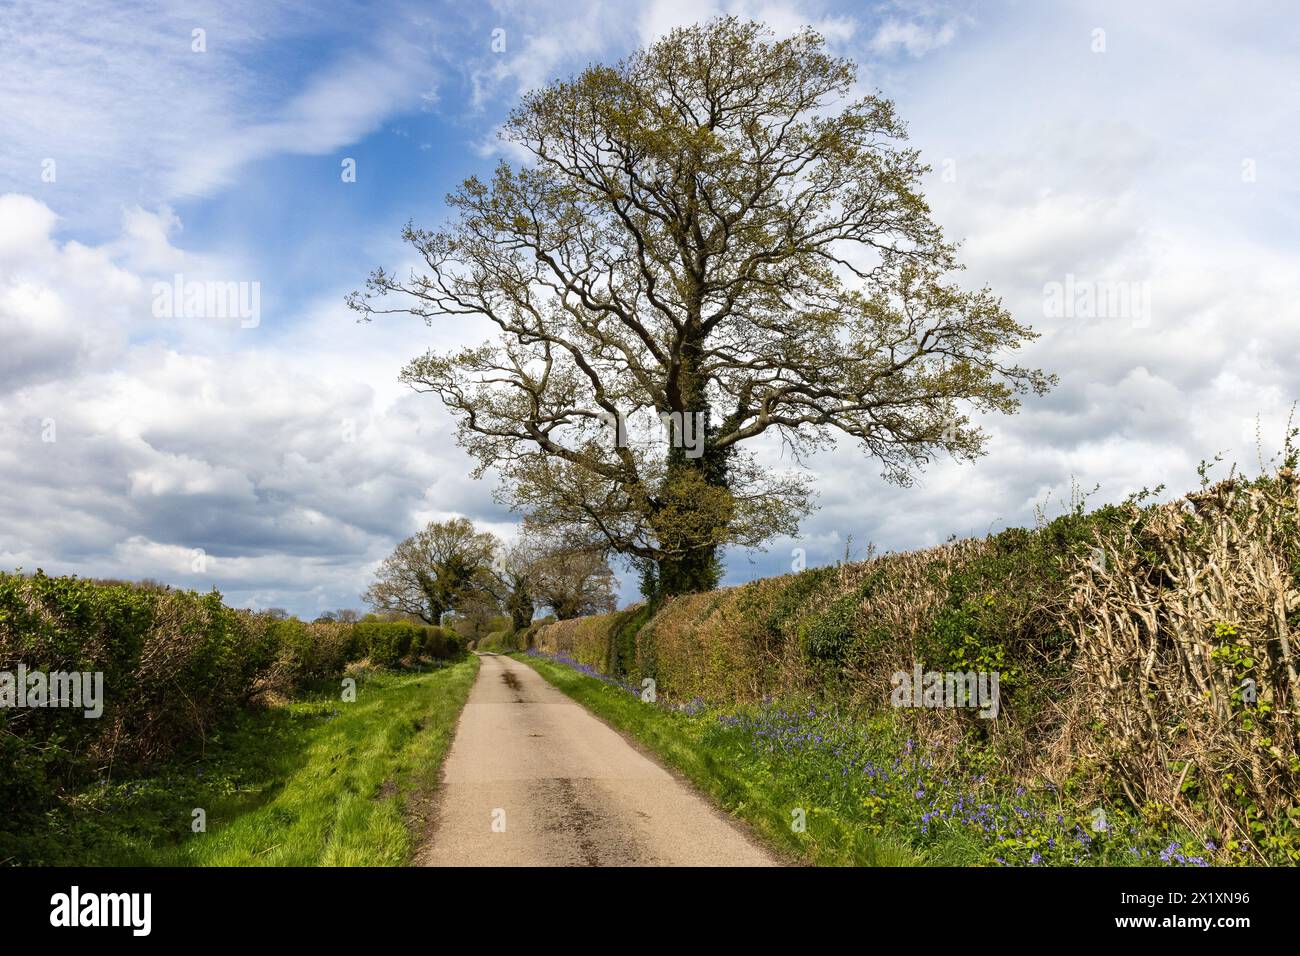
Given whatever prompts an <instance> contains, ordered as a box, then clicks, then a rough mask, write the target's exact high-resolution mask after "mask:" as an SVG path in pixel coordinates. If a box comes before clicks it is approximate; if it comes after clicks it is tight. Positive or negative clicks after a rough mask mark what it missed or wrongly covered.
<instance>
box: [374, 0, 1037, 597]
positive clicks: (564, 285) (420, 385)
mask: <svg viewBox="0 0 1300 956" xmlns="http://www.w3.org/2000/svg"><path fill="white" fill-rule="evenodd" d="M857 81H858V76H857V69H856V67H855V66H854V64H853V63H851V62H849V61H846V60H842V59H838V58H835V57H833V56H831V55H830V54H829V53H828V52H827V51H826V49H825V43H824V41H823V39H822V37H821V36H819V35H818V34H817V33H816V32H814V31H813V30H811V29H806V30H803V31H801V32H799V33H796V34H795V35H794V36H792V37H790V38H789V39H784V40H776V39H774V38H772V36H771V33H770V31H768V30H766V29H765V28H764V27H762V26H761V25H758V24H755V23H745V22H741V21H738V20H736V19H733V18H725V19H717V20H713V21H710V22H708V23H706V24H702V25H697V26H692V27H688V28H685V29H678V30H673V31H672V32H670V33H669V34H668V35H667V36H665V37H664V38H662V39H661V40H659V41H657V42H655V43H654V44H653V45H651V46H650V47H649V48H647V49H643V50H639V51H637V52H635V53H634V54H632V55H631V56H630V57H628V58H627V59H625V60H622V61H620V62H619V63H617V64H616V65H613V66H605V65H593V66H591V67H589V68H588V69H587V70H585V71H584V72H583V73H582V74H581V75H579V76H578V77H576V78H574V79H572V80H569V81H567V82H555V83H553V84H551V85H550V86H547V87H544V88H542V89H539V90H536V91H534V92H531V93H528V94H527V95H526V96H525V97H524V99H523V101H522V103H521V104H520V106H519V107H518V108H517V109H516V110H515V111H514V112H513V113H512V114H511V115H510V118H509V120H508V121H507V122H506V123H505V125H504V129H503V132H502V135H503V137H504V138H505V139H506V140H507V141H509V142H510V143H511V144H512V145H513V146H514V147H516V148H517V150H518V151H520V152H523V153H526V154H528V155H529V159H530V162H529V163H528V164H527V165H525V166H522V167H518V168H516V167H513V166H511V165H510V164H509V163H507V162H504V161H503V162H502V163H501V164H500V165H499V166H498V167H497V169H496V171H495V173H494V174H493V176H492V177H491V179H490V181H486V182H485V181H483V180H481V179H479V178H477V177H472V178H470V179H467V180H466V181H465V182H464V183H463V184H462V185H461V186H460V187H459V189H457V190H456V191H455V192H454V193H452V194H451V195H450V196H449V197H448V199H447V202H448V205H449V207H450V208H451V210H452V211H453V217H454V218H453V219H452V220H451V221H450V222H449V223H448V224H446V225H445V226H444V227H443V228H442V229H440V230H438V231H428V230H425V229H420V228H417V227H415V226H414V225H410V226H408V227H407V228H406V230H405V232H404V234H403V237H404V239H405V240H406V241H407V242H408V243H409V244H410V245H411V246H412V247H413V249H414V251H415V253H416V254H417V255H418V256H419V258H420V259H421V260H423V266H424V267H427V268H423V269H422V270H421V271H420V272H412V273H411V274H410V275H409V277H407V276H402V275H394V274H390V273H388V272H386V271H385V270H383V269H377V270H375V271H374V272H373V273H371V275H370V277H369V279H368V281H367V286H366V290H365V291H364V292H358V293H354V294H353V295H352V296H350V297H349V304H350V305H351V306H352V307H353V308H355V309H357V310H358V311H359V312H360V313H361V315H362V317H363V318H369V317H370V316H372V315H374V314H377V313H391V312H405V313H408V314H412V315H416V316H419V317H421V318H423V319H424V320H425V321H426V322H432V321H433V320H435V319H440V318H441V319H448V320H450V321H451V322H454V323H461V322H462V321H463V319H462V317H463V316H477V317H482V318H485V319H487V320H489V321H490V322H492V323H494V324H495V325H496V326H497V327H498V330H499V332H498V335H497V337H496V339H495V340H493V341H489V342H486V343H484V344H482V345H480V346H477V347H472V348H466V349H462V350H459V351H455V352H451V353H446V354H441V353H436V352H429V353H427V354H425V355H422V356H419V357H417V358H415V359H414V360H412V361H411V362H410V364H408V365H407V367H406V369H405V370H404V372H403V376H402V377H403V380H404V381H406V382H407V383H408V384H410V385H411V386H412V387H414V388H416V389H417V390H420V391H429V392H433V393H434V394H435V395H437V396H438V397H439V398H440V399H441V400H442V402H443V404H444V405H445V406H446V407H447V408H448V409H449V410H450V411H451V412H452V413H453V414H454V415H455V416H456V417H457V418H458V419H459V423H460V430H459V433H458V440H459V441H460V442H461V443H462V445H463V446H464V447H465V448H466V449H467V450H468V451H469V452H470V453H471V454H472V455H473V456H475V457H476V458H477V460H478V469H477V471H476V474H479V475H482V474H484V473H486V472H488V471H492V472H493V473H494V474H496V475H498V476H499V477H500V478H501V480H502V485H501V494H502V495H503V497H504V500H506V501H507V502H508V503H510V504H511V505H512V506H514V507H516V508H518V509H519V510H522V511H525V512H532V513H533V514H534V516H535V518H536V519H537V520H538V521H542V522H546V523H547V524H549V525H550V526H552V527H555V528H561V527H569V526H574V525H578V526H581V527H583V528H584V529H586V531H587V532H589V533H590V534H591V535H594V536H596V537H599V538H600V539H601V540H602V541H604V542H605V543H606V544H607V545H608V546H609V548H611V549H612V550H613V551H614V552H616V553H619V554H622V555H626V556H628V557H629V558H630V559H631V560H633V561H634V562H636V563H637V564H638V565H639V566H640V567H641V569H642V571H643V581H644V582H645V583H644V587H645V588H646V589H647V590H648V591H649V592H650V593H651V594H652V595H657V594H677V593H682V592H685V591H691V590H699V589H705V588H709V587H713V586H715V585H716V583H717V581H718V578H719V573H720V563H719V555H720V549H722V548H723V547H726V546H732V545H740V546H759V545H761V544H762V543H763V542H765V541H767V540H769V539H771V538H772V537H773V536H775V535H779V534H793V533H795V532H796V531H797V528H798V522H799V520H800V518H801V517H802V516H803V515H805V514H806V513H807V512H808V511H809V509H810V493H811V490H810V487H809V485H808V482H807V480H806V478H805V477H801V476H799V475H797V474H785V475H783V474H775V473H773V472H772V471H771V470H769V469H767V468H764V467H762V466H761V465H760V464H759V462H758V461H757V460H756V459H755V458H754V456H753V455H752V454H750V453H748V452H747V451H746V450H745V446H746V444H747V443H749V442H751V441H752V440H754V439H756V438H758V437H759V436H762V435H767V436H769V437H772V438H776V439H778V440H779V441H780V442H782V443H783V444H784V445H785V446H787V447H788V448H789V449H790V450H791V451H792V452H794V458H795V460H801V458H800V456H801V455H802V454H803V453H805V452H811V451H814V450H817V449H819V448H822V447H826V446H828V445H830V444H832V443H833V442H834V441H835V440H836V438H837V436H847V437H848V438H850V439H854V440H856V441H857V442H858V443H859V444H860V445H861V447H862V450H863V452H864V453H865V454H866V455H867V456H869V457H871V458H874V459H875V460H877V461H878V462H879V463H880V465H881V468H882V473H883V476H884V477H885V478H886V479H887V480H890V481H895V482H898V483H902V484H906V483H907V482H909V481H910V480H911V478H912V475H913V473H914V471H916V470H918V469H919V468H921V467H923V466H924V465H925V464H926V463H927V462H928V461H930V460H931V458H932V457H933V456H934V455H935V454H937V453H947V454H951V455H953V456H954V457H956V458H959V459H973V458H974V457H976V456H978V455H979V454H981V453H982V450H983V447H984V444H985V440H986V436H985V435H984V433H983V432H982V431H981V430H980V429H979V427H978V426H977V425H975V424H973V423H972V421H971V419H970V417H969V415H968V412H969V411H971V410H973V411H976V412H994V413H1003V414H1011V413H1013V412H1015V411H1016V409H1017V408H1018V406H1019V400H1018V398H1017V395H1019V394H1023V393H1026V392H1030V391H1033V392H1038V393H1041V392H1044V391H1045V390H1047V388H1048V387H1049V386H1050V384H1051V377H1050V376H1047V375H1045V374H1044V373H1043V372H1041V371H1038V370H1034V369H1030V368H1025V367H1022V366H1019V365H1016V364H1013V363H1012V362H1010V361H1009V360H1008V358H1007V357H1006V356H1007V353H1009V352H1010V351H1013V350H1015V349H1017V348H1019V347H1020V346H1021V345H1022V344H1023V343H1024V342H1025V341H1026V340H1028V339H1032V338H1034V337H1035V336H1034V334H1033V332H1032V331H1031V330H1030V328H1029V327H1028V326H1026V325H1022V324H1020V323H1017V322H1016V321H1015V320H1014V319H1013V318H1012V317H1011V315H1010V314H1009V313H1008V312H1007V310H1006V309H1004V308H1003V307H1002V305H1001V302H1000V300H999V299H997V298H996V296H994V294H993V293H992V292H991V291H990V290H989V289H987V288H984V289H979V290H975V291H968V290H965V289H963V288H961V287H959V286H957V285H956V284H955V283H954V282H952V281H951V280H950V279H949V278H948V275H949V274H950V273H951V272H953V271H954V270H955V269H957V268H959V266H958V262H957V258H956V250H955V248H954V246H952V245H951V244H950V243H948V242H946V241H945V240H944V238H943V235H942V232H941V230H940V228H939V226H938V225H937V224H936V223H935V222H934V221H933V219H932V218H931V216H930V210H929V207H928V206H927V205H926V202H925V200H924V198H923V196H922V195H921V192H920V182H921V179H922V177H923V175H924V174H925V173H926V172H927V171H928V167H927V166H925V165H924V164H923V163H922V162H921V160H920V157H919V154H918V152H917V151H916V150H915V149H912V148H909V147H908V145H907V143H906V129H905V127H904V124H903V122H902V120H901V119H900V118H899V117H898V115H897V114H896V112H895V109H894V105H893V104H892V103H891V102H889V101H888V100H885V99H882V98H879V97H876V96H872V95H867V96H861V97H857V98H855V91H856V87H857ZM645 416H649V417H650V418H651V419H653V418H655V417H658V418H659V419H660V420H661V421H662V422H664V423H665V427H664V429H663V431H662V433H661V434H657V435H654V436H653V437H652V438H650V439H647V440H646V441H623V440H621V438H620V436H619V432H620V430H619V429H618V428H616V427H614V426H615V425H616V423H617V422H620V421H624V420H635V419H636V418H637V417H645ZM629 437H631V436H629Z"/></svg>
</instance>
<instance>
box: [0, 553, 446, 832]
mask: <svg viewBox="0 0 1300 956" xmlns="http://www.w3.org/2000/svg"><path fill="white" fill-rule="evenodd" d="M463 649H464V648H463V642H462V641H461V639H460V638H459V637H458V636H457V635H455V634H454V633H453V632H451V631H449V630H446V629H444V628H438V627H428V626H423V625H413V624H405V623H400V622H398V623H391V622H366V623H358V624H355V625H353V624H348V623H338V622H320V623H313V624H307V623H304V622H302V621H299V620H296V619H292V618H291V619H277V618H276V617H273V616H272V615H270V614H265V613H254V612H250V611H243V610H235V609H233V608H230V607H227V606H225V605H224V604H223V603H222V600H221V595H220V594H219V593H217V592H216V591H213V592H211V593H209V594H198V593H196V592H193V591H179V590H172V589H169V588H163V587H155V586H138V585H132V584H127V583H120V582H96V581H92V580H87V579H84V578H77V577H50V576H48V575H46V574H44V573H43V572H41V571H37V572H36V573H35V574H32V575H24V574H7V573H0V672H3V673H6V674H9V675H15V674H17V672H18V670H19V667H20V666H22V667H25V668H26V670H27V671H28V672H29V673H30V672H34V671H41V672H45V673H55V672H86V673H91V674H94V673H100V674H102V675H103V703H104V706H103V713H102V715H101V716H99V717H98V718H90V717H87V716H86V715H85V711H84V710H82V709H72V708H65V707H25V708H13V707H3V708H0V768H3V772H0V806H2V807H4V808H5V810H6V813H7V814H8V815H9V817H10V822H12V817H13V816H15V815H17V814H18V813H20V812H24V813H29V814H34V813H39V811H40V810H41V808H42V807H45V806H47V805H49V804H50V803H51V802H53V801H54V800H56V799H57V797H58V795H59V794H60V793H61V792H64V791H65V790H69V789H72V788H75V787H77V786H79V785H81V784H83V783H85V782H86V781H87V780H91V779H101V778H104V777H106V776H108V775H111V774H112V773H113V772H114V771H117V770H123V771H138V770H142V769H145V768H146V767H148V766H149V765H151V764H155V763H157V762H159V761H161V760H163V759H165V758H167V757H168V756H170V755H172V754H174V753H176V752H178V751H180V750H182V749H185V748H194V747H198V748H201V747H202V746H203V744H204V741H205V740H206V738H207V736H208V735H209V734H210V733H211V732H212V730H213V729H214V728H215V727H216V726H217V725H218V724H219V723H220V722H221V721H222V720H223V718H225V717H227V716H228V715H230V714H231V713H232V712H234V711H236V710H238V709H240V708H243V707H247V706H249V705H251V704H253V703H254V702H255V700H256V699H258V698H262V697H265V696H266V695H268V694H279V695H287V694H292V693H293V692H294V691H296V690H297V689H299V688H300V687H302V686H303V685H305V684H307V683H309V682H313V681H318V680H321V679H325V678H329V677H333V676H337V675H339V674H341V673H342V671H343V669H344V667H345V666H346V665H347V664H348V663H349V662H352V661H355V660H358V659H361V658H370V660H371V662H372V663H374V664H377V665H381V666H392V665H396V664H397V663H399V662H400V661H401V660H402V659H403V658H408V657H420V656H423V657H433V658H452V657H456V656H458V655H459V654H460V653H462V652H463Z"/></svg>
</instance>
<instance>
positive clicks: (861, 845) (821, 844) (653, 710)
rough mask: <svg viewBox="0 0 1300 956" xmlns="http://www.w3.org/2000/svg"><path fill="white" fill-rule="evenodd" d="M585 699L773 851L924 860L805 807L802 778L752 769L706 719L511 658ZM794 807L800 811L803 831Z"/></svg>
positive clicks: (840, 858) (576, 674) (900, 862)
mask: <svg viewBox="0 0 1300 956" xmlns="http://www.w3.org/2000/svg"><path fill="white" fill-rule="evenodd" d="M512 656H514V657H516V658H517V659H518V660H521V661H524V662H525V663H527V664H528V665H530V666H531V667H532V668H533V669H534V670H536V671H537V672H538V673H539V674H541V675H542V677H544V678H546V680H548V681H550V683H552V684H554V685H555V686H556V687H557V688H559V689H560V690H561V691H563V692H564V693H565V694H567V695H568V696H569V697H571V698H573V699H574V700H575V701H577V702H578V703H579V704H582V705H583V706H584V707H586V708H587V709H588V710H590V711H591V712H592V713H594V714H596V715H597V716H599V717H601V718H602V719H604V720H605V721H606V722H608V723H610V724H612V725H613V726H614V727H616V728H617V729H619V730H620V731H622V732H623V733H625V734H628V735H629V736H631V737H633V738H635V739H636V740H637V741H638V742H639V743H641V744H642V745H643V746H644V747H646V748H647V749H648V750H650V751H651V752H652V753H654V754H655V755H656V756H657V757H659V758H660V760H662V761H663V762H664V763H666V764H667V765H669V766H670V767H673V768H674V769H676V770H677V771H678V772H680V773H681V774H682V775H683V776H685V777H686V778H687V779H688V780H690V781H691V783H693V784H694V785H695V786H696V787H697V788H698V789H699V790H700V791H701V792H703V793H705V794H707V795H708V796H709V797H711V798H712V799H713V800H714V802H715V803H716V804H717V805H718V806H719V807H721V808H722V809H723V810H725V811H726V812H728V813H730V814H732V815H733V816H735V817H737V818H739V819H740V820H743V821H744V822H745V823H747V824H748V825H749V826H750V828H751V829H753V830H754V831H755V832H757V833H758V834H760V835H761V836H762V837H763V838H764V839H765V840H766V842H767V843H768V844H769V845H770V846H771V847H772V848H773V849H774V850H776V851H777V852H778V853H780V854H782V855H784V856H786V857H791V858H794V859H796V860H800V861H804V862H808V863H813V864H816V865H820V866H835V865H855V866H912V865H918V864H920V863H922V862H923V860H922V859H921V857H920V856H918V855H917V854H916V853H915V852H913V851H912V850H911V849H910V848H908V847H906V846H903V845H901V844H899V843H895V842H893V841H891V840H890V839H889V838H888V837H886V836H882V835H879V834H873V833H868V832H865V831H863V830H862V829H860V828H856V827H852V826H849V825H846V824H845V823H844V822H843V821H841V820H839V819H836V818H835V817H831V816H827V815H824V814H819V813H817V811H816V808H811V807H808V806H807V800H806V793H807V791H806V790H805V789H804V788H802V787H801V786H800V783H799V781H797V780H794V779H790V778H787V777H783V776H781V775H778V774H773V773H755V772H753V771H754V769H755V768H754V767H753V765H752V762H751V761H749V760H747V759H744V758H745V755H744V754H743V753H742V752H741V750H740V744H739V743H738V742H737V741H736V740H734V739H733V738H732V737H731V736H730V735H725V734H722V735H719V734H716V733H713V732H712V731H713V727H712V723H714V722H711V721H708V720H704V719H701V717H700V716H698V715H695V714H692V713H690V712H688V711H683V710H670V709H667V708H661V707H652V706H648V705H646V704H645V703H643V702H642V701H641V700H640V699H639V698H638V697H636V696H635V695H633V694H630V693H628V690H627V689H626V688H625V687H622V686H620V685H618V684H617V683H612V682H610V681H609V680H603V679H601V678H599V677H596V676H592V675H590V674H587V673H583V672H581V671H579V670H576V669H575V668H573V667H570V666H567V665H566V664H562V663H557V662H555V661H552V660H548V659H546V658H545V657H539V656H535V655H531V654H516V655H512ZM794 808H803V809H805V815H804V822H805V823H806V826H805V827H804V829H803V830H802V831H798V830H796V829H794V828H793V827H792V823H794V817H793V810H794Z"/></svg>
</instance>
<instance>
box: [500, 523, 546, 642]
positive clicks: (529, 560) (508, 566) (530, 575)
mask: <svg viewBox="0 0 1300 956" xmlns="http://www.w3.org/2000/svg"><path fill="white" fill-rule="evenodd" d="M536 560H537V553H536V550H535V549H534V547H533V546H532V545H531V544H530V542H528V541H524V540H521V541H517V542H515V543H514V544H512V545H510V547H508V548H506V549H505V550H504V553H503V554H502V556H501V559H500V560H499V561H498V562H497V565H496V567H495V569H494V573H495V575H496V579H497V591H496V595H497V599H498V601H499V602H500V605H501V607H502V608H503V609H504V610H505V612H506V613H507V614H509V615H510V621H511V624H512V626H513V627H514V629H515V630H516V631H518V630H522V629H523V628H525V627H527V626H528V625H529V624H530V623H532V620H533V612H534V611H535V610H536V609H537V607H536V597H535V594H536V580H535V576H534V567H535V561H536Z"/></svg>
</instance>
